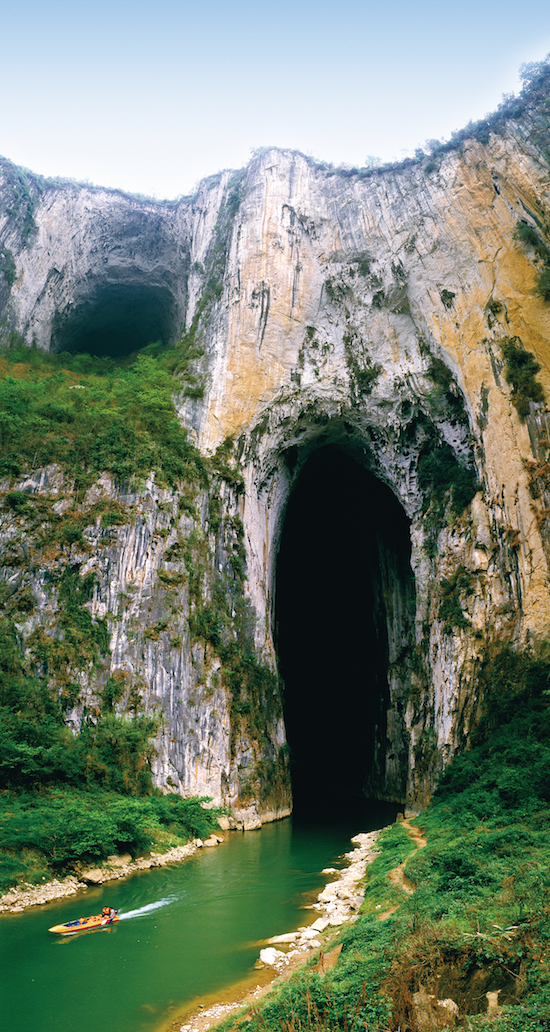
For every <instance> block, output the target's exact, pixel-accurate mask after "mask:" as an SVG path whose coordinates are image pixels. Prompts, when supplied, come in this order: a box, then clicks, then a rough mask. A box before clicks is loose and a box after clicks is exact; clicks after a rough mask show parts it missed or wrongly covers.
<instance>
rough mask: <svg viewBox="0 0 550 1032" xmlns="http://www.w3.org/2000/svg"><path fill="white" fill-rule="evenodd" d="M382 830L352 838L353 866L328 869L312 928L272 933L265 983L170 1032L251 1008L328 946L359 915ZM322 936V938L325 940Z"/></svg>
mask: <svg viewBox="0 0 550 1032" xmlns="http://www.w3.org/2000/svg"><path fill="white" fill-rule="evenodd" d="M382 830H385V829H381V830H379V831H371V832H368V833H367V834H359V835H356V836H355V837H354V838H352V839H351V842H352V843H353V844H354V845H355V847H356V848H355V849H352V850H351V851H350V852H349V853H346V854H345V856H346V858H347V859H348V860H349V866H348V867H346V868H344V869H343V870H340V871H339V870H336V868H334V867H328V868H325V870H324V871H323V872H322V873H323V874H328V875H334V879H335V880H333V881H331V882H329V883H328V884H327V885H325V888H324V889H323V890H322V891H321V892H320V893H319V895H318V897H317V902H316V903H314V904H313V905H312V906H311V908H310V909H312V910H317V911H321V916H319V917H318V918H316V920H315V921H314V922H313V924H310V925H307V926H304V927H302V928H298V929H297V931H295V932H286V933H284V934H282V935H274V936H272V938H271V939H269V940H268V942H267V945H266V946H265V947H264V948H263V949H261V950H260V955H259V959H258V961H257V964H256V967H257V968H258V969H260V971H261V973H262V975H263V976H264V977H262V984H261V985H256V986H255V987H254V988H252V989H251V990H250V991H249V992H248V993H246V994H243V991H242V987H241V988H239V987H236V988H235V994H234V997H233V998H232V997H231V991H230V990H229V991H228V992H227V993H226V994H224V995H225V1000H223V1002H218V1003H214V1004H210V1005H207V1006H206V1007H204V1006H201V1005H199V1009H198V1010H195V1011H194V1012H193V1013H192V1014H190V1015H188V1016H187V1017H186V1018H185V1019H184V1024H180V1023H179V1022H177V1023H176V1022H174V1023H172V1024H171V1025H170V1029H169V1032H205V1030H206V1029H209V1028H211V1027H212V1026H213V1025H216V1024H217V1023H218V1022H219V1021H221V1020H222V1018H225V1017H226V1016H227V1015H228V1014H230V1013H231V1011H233V1010H236V1009H237V1008H239V1007H243V1006H253V1005H254V1004H255V1003H257V1002H258V1000H259V999H260V998H261V997H262V996H263V995H264V993H266V992H267V991H268V990H269V989H270V988H271V986H272V985H273V984H274V982H276V981H282V980H284V979H285V978H286V977H288V976H289V975H290V974H291V973H292V972H293V971H294V970H295V969H296V968H297V967H300V966H301V965H302V964H304V963H305V962H306V960H307V959H308V956H309V955H310V954H311V953H313V952H314V951H316V950H320V949H322V948H323V946H327V945H329V944H328V943H327V936H326V933H327V931H330V930H331V929H332V930H333V931H335V930H336V928H338V927H339V926H340V925H343V924H345V923H346V922H349V921H356V920H357V916H358V915H357V911H358V909H359V907H360V906H361V903H362V902H363V898H364V889H363V887H362V886H361V884H360V883H361V882H362V881H363V879H364V877H365V874H366V870H367V866H368V864H370V863H372V861H373V860H374V859H375V858H376V857H377V856H378V855H379V851H377V849H376V842H377V839H378V836H379V835H380V834H381V831H382ZM320 936H324V942H323V941H322V939H321V938H320ZM340 949H341V946H336V947H334V949H329V950H328V952H325V953H321V956H320V958H319V970H320V971H325V970H328V969H329V968H330V967H333V966H334V964H335V963H336V961H337V960H338V955H339V953H340ZM269 968H271V970H272V971H273V977H272V978H270V979H268V981H267V984H266V982H265V973H266V971H267V970H268V969H269ZM180 1020H181V1019H180Z"/></svg>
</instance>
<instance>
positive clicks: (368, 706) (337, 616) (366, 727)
mask: <svg viewBox="0 0 550 1032" xmlns="http://www.w3.org/2000/svg"><path fill="white" fill-rule="evenodd" d="M410 557H411V538H410V524H409V520H408V518H407V516H406V514H405V511H404V509H403V508H402V506H401V504H400V503H399V502H398V500H397V498H396V497H395V495H394V494H393V492H392V491H391V490H390V488H389V487H387V486H386V485H385V484H383V483H382V482H381V481H380V480H379V479H378V478H377V477H375V476H374V475H373V474H372V473H369V472H368V471H367V470H365V469H364V467H363V466H361V465H360V463H359V462H357V461H356V460H355V459H354V458H353V457H352V456H351V455H350V454H349V453H348V452H346V451H344V450H343V449H342V448H340V447H339V446H337V445H327V446H325V447H322V448H320V449H318V450H317V451H315V452H314V453H313V455H312V456H311V457H310V458H309V459H308V460H307V462H306V463H305V465H304V467H303V468H302V470H301V472H300V474H299V476H298V478H297V481H296V483H295V486H294V488H293V490H292V493H291V495H290V498H289V502H288V505H287V509H286V513H285V518H284V524H283V530H282V535H281V541H280V547H279V554H278V559H277V570H276V599H275V639H276V646H277V653H278V660H279V669H280V672H281V675H282V677H283V680H284V683H285V691H284V717H285V725H286V732H287V740H288V744H289V747H290V754H291V776H292V791H293V797H294V810H295V812H296V813H298V814H299V815H300V814H303V813H311V812H313V811H321V810H324V811H325V812H327V810H329V811H331V812H332V813H341V812H342V811H343V810H347V811H348V812H351V811H352V810H353V811H354V812H360V811H361V810H363V809H364V807H365V805H366V802H367V800H369V799H374V798H376V799H380V800H384V799H386V800H392V801H393V802H394V803H399V802H402V801H403V799H404V795H400V788H401V787H403V788H404V783H401V784H400V785H398V787H397V789H396V786H395V782H394V784H393V785H391V786H389V787H388V779H387V770H388V769H392V770H393V769H395V768H396V767H398V766H399V763H400V757H399V756H398V755H397V754H396V753H395V746H396V731H395V727H392V728H389V727H388V712H389V710H390V708H391V707H392V706H393V707H394V714H393V716H392V721H393V723H395V700H393V702H392V701H391V699H390V687H391V686H390V675H389V666H390V663H391V661H392V659H393V658H395V655H396V654H397V652H399V651H400V650H401V651H403V650H405V651H406V648H407V641H409V642H410V640H411V636H412V634H413V630H412V629H413V628H414V614H415V602H414V599H415V593H414V577H413V574H412V570H411V565H410ZM392 676H393V674H392ZM397 748H398V749H399V744H398V746H397Z"/></svg>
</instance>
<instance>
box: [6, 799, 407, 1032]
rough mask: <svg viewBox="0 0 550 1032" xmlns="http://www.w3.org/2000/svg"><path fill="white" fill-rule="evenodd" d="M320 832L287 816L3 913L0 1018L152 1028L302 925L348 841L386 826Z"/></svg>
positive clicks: (26, 1026)
mask: <svg viewBox="0 0 550 1032" xmlns="http://www.w3.org/2000/svg"><path fill="white" fill-rule="evenodd" d="M393 817H394V814H393V813H388V814H387V815H386V814H384V817H383V818H381V816H380V814H379V813H378V814H377V815H376V816H374V815H373V816H372V818H371V819H370V820H365V819H364V818H363V819H361V820H360V821H358V820H357V819H355V820H353V821H346V820H342V821H341V822H340V823H339V824H334V823H332V824H331V825H330V826H323V825H321V824H319V823H311V822H309V823H304V822H303V821H300V822H299V821H298V820H297V819H296V818H288V819H287V820H284V821H278V822H277V823H275V824H268V825H265V826H264V827H263V828H262V829H261V831H253V832H248V833H246V834H242V832H233V833H232V834H231V835H229V836H228V839H227V841H226V842H225V843H224V844H223V845H222V846H219V847H218V848H216V849H204V850H200V851H199V852H198V853H196V854H195V855H194V856H192V857H190V858H189V859H188V860H186V861H184V862H183V863H180V864H177V865H173V866H170V867H164V868H160V869H158V868H157V869H153V870H151V871H145V872H140V873H139V874H135V875H132V876H131V877H129V878H126V879H124V880H123V881H119V882H111V883H110V884H107V885H102V886H99V887H98V888H90V889H87V890H86V891H84V892H80V893H78V895H75V896H74V897H69V898H68V899H64V900H60V901H59V902H56V903H50V904H48V905H46V906H42V907H35V908H33V909H31V910H28V911H27V912H25V913H23V914H6V915H2V916H1V917H0V1014H1V1015H2V1026H3V1027H4V1028H5V1029H6V1030H8V1029H9V1032H38V1030H40V1032H48V1030H55V1032H61V1030H63V1032H156V1030H158V1029H161V1028H162V1027H163V1026H166V1025H167V1024H168V1022H169V1021H170V1019H171V1018H174V1017H175V1016H176V1015H177V1014H178V1013H179V1012H180V1011H182V1010H183V1009H184V1008H185V1006H186V1004H189V1003H190V1002H191V1001H192V1000H194V999H196V998H201V997H205V996H208V995H211V994H212V993H215V992H217V991H222V990H223V989H225V988H227V987H228V986H230V985H232V984H234V983H237V982H239V981H241V980H242V979H244V978H245V977H246V976H247V975H248V974H249V973H250V972H251V971H252V969H253V966H254V963H255V961H256V960H257V959H258V955H259V950H260V948H261V946H262V945H264V944H265V943H264V942H262V940H266V939H267V938H269V937H270V936H272V935H278V934H280V933H282V932H285V931H289V930H291V929H294V928H297V927H298V926H299V925H302V924H306V923H309V920H310V919H311V918H310V916H309V915H310V912H309V911H306V912H305V913H304V911H303V909H301V908H303V906H304V904H306V903H307V902H311V900H312V898H313V896H312V894H314V893H316V892H319V891H320V889H321V888H322V886H323V885H324V883H325V882H326V881H327V880H329V879H327V878H326V876H323V875H321V873H320V872H321V870H322V868H323V867H327V866H342V864H341V863H340V864H338V860H337V858H338V857H341V855H342V854H343V853H344V852H346V851H348V850H349V849H350V848H351V846H350V844H349V839H350V837H351V836H352V835H354V834H356V833H357V832H358V831H370V830H373V829H374V828H377V827H381V826H382V825H383V824H384V823H389V821H391V820H393ZM107 904H109V905H110V906H113V907H115V908H116V909H118V910H119V911H120V916H121V920H120V922H119V923H118V924H115V925H113V926H112V927H111V928H106V929H101V930H98V931H89V932H81V933H78V934H76V935H70V936H59V935H52V934H51V933H48V928H49V927H50V925H54V924H58V923H60V922H64V921H72V920H75V919H76V918H78V917H84V916H87V915H89V914H97V913H99V912H100V910H101V908H102V907H103V906H105V905H107Z"/></svg>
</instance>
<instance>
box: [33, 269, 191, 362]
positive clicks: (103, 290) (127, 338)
mask: <svg viewBox="0 0 550 1032" xmlns="http://www.w3.org/2000/svg"><path fill="white" fill-rule="evenodd" d="M174 309H175V305H174V299H173V297H172V294H171V292H170V291H169V290H168V289H167V288H166V287H161V286H150V285H143V284H139V283H138V284H136V283H132V284H129V283H104V284H101V285H100V286H97V287H96V289H95V290H92V291H91V292H90V293H89V294H88V295H87V296H86V297H84V298H82V299H81V300H80V301H78V302H76V303H75V304H74V306H72V307H71V308H70V309H69V310H68V311H67V310H66V311H65V312H64V313H62V314H61V313H58V314H57V316H56V318H55V320H54V325H53V330H52V342H51V350H52V351H54V352H62V351H67V352H69V353H70V354H73V355H75V354H81V353H86V354H88V355H95V356H97V357H99V358H114V359H122V358H125V357H126V356H127V355H129V354H132V353H133V352H135V351H139V350H140V349H141V348H143V347H145V346H146V345H147V344H150V343H151V342H152V341H161V342H162V343H163V344H167V343H171V342H172V341H173V340H174V338H175V335H176V328H175V321H176V320H175V311H174Z"/></svg>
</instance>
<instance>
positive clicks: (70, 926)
mask: <svg viewBox="0 0 550 1032" xmlns="http://www.w3.org/2000/svg"><path fill="white" fill-rule="evenodd" d="M118 920H119V918H118V915H116V914H115V916H114V917H102V916H101V914H98V915H97V916H96V917H80V918H79V919H78V921H66V922H65V924H58V925H53V926H52V927H51V928H49V929H48V931H49V932H56V933H57V935H74V933H75V932H87V931H90V930H91V929H93V928H106V927H107V925H110V924H114V923H115V921H118Z"/></svg>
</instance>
